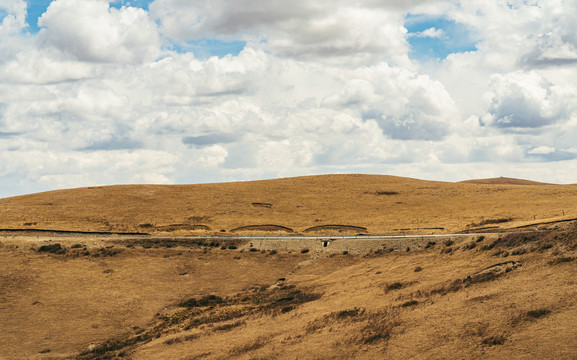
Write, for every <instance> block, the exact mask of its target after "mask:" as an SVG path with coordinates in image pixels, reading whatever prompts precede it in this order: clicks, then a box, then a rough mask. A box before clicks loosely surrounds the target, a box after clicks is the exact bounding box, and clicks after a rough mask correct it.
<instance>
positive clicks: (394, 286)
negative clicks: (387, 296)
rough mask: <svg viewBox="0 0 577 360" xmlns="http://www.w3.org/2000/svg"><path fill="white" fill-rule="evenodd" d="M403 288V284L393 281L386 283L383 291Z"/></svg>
mask: <svg viewBox="0 0 577 360" xmlns="http://www.w3.org/2000/svg"><path fill="white" fill-rule="evenodd" d="M402 288H403V284H401V283H400V282H394V283H392V284H387V286H386V288H385V292H387V293H388V292H389V291H393V290H399V289H402Z"/></svg>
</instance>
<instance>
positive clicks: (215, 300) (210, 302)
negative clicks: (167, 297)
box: [178, 295, 224, 308]
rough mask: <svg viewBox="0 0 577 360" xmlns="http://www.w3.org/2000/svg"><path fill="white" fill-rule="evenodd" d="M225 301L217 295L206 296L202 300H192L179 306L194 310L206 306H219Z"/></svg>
mask: <svg viewBox="0 0 577 360" xmlns="http://www.w3.org/2000/svg"><path fill="white" fill-rule="evenodd" d="M223 302H224V300H223V299H222V298H221V297H220V296H217V295H205V296H203V297H201V298H200V299H196V298H190V299H188V300H185V301H182V302H180V303H179V304H178V305H179V306H182V307H187V308H194V307H205V306H214V305H217V304H222V303H223Z"/></svg>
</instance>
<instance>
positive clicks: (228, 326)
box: [213, 320, 246, 331]
mask: <svg viewBox="0 0 577 360" xmlns="http://www.w3.org/2000/svg"><path fill="white" fill-rule="evenodd" d="M244 324H246V322H244V321H243V320H239V321H235V322H233V323H230V324H224V325H219V326H215V327H214V328H213V330H214V331H229V330H232V329H234V328H236V327H239V326H242V325H244Z"/></svg>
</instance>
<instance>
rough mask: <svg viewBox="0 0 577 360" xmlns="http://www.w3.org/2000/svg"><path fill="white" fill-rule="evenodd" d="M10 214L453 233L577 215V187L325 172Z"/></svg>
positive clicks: (126, 188)
mask: <svg viewBox="0 0 577 360" xmlns="http://www.w3.org/2000/svg"><path fill="white" fill-rule="evenodd" d="M528 184H530V185H528ZM0 211H1V215H0V228H3V229H47V230H71V231H101V232H140V233H153V234H162V233H164V234H167V233H174V234H207V233H227V234H228V233H271V232H272V233H279V234H299V233H311V234H315V233H335V234H339V233H351V234H355V233H368V234H398V233H405V234H411V233H452V232H462V231H470V230H471V229H475V228H493V229H511V228H516V227H521V226H528V225H532V224H539V223H544V222H553V221H560V220H566V219H572V218H577V185H544V184H538V183H533V182H527V181H524V180H513V179H504V178H499V179H497V180H477V181H474V182H473V183H470V182H465V183H448V182H435V181H423V180H416V179H409V178H402V177H395V176H382V175H324V176H309V177H297V178H286V179H277V180H266V181H253V182H235V183H220V184H199V185H122V186H105V187H89V188H79V189H70V190H59V191H51V192H45V193H38V194H32V195H26V196H19V197H13V198H6V199H0ZM335 225H338V226H335Z"/></svg>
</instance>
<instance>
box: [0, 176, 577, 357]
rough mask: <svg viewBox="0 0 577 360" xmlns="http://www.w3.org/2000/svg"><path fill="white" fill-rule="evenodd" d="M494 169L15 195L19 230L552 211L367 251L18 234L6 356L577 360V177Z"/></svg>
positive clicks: (422, 228) (464, 224)
mask: <svg viewBox="0 0 577 360" xmlns="http://www.w3.org/2000/svg"><path fill="white" fill-rule="evenodd" d="M490 182H496V183H492V184H476V183H442V182H428V181H420V180H413V179H405V178H398V177H390V176H360V175H335V176H314V177H304V178H293V179H281V180H272V181H261V182H246V183H232V184H207V185H191V186H152V185H146V186H112V187H102V188H100V187H99V188H84V189H74V190H64V191H54V192H48V193H42V194H34V195H28V196H22V197H15V198H8V199H3V200H0V210H1V217H0V228H4V229H56V230H75V231H111V232H115V231H119V232H149V233H191V234H203V233H225V234H229V233H241V234H243V233H259V232H267V233H269V232H272V233H290V234H299V233H307V234H321V233H354V234H356V233H359V232H364V233H369V234H371V233H398V232H403V233H410V232H415V233H427V232H429V233H430V232H445V233H452V232H457V231H467V230H471V229H478V228H487V227H493V228H495V229H494V230H504V229H511V228H516V227H522V226H526V225H531V224H533V225H534V224H541V225H539V228H540V230H539V231H533V232H525V233H507V234H506V233H501V234H492V235H491V236H477V235H474V236H471V237H469V238H461V240H454V239H453V240H449V239H445V240H438V241H435V242H430V244H428V245H427V246H426V248H423V249H420V250H416V248H414V249H412V250H411V251H404V248H403V251H388V250H387V251H385V250H383V249H382V250H378V251H374V252H371V253H370V254H367V255H351V254H349V253H347V252H346V251H343V252H338V253H334V252H333V253H330V252H326V253H323V252H316V251H310V252H309V251H308V249H302V250H297V251H294V250H293V252H292V253H290V252H288V250H286V251H281V250H278V251H277V250H274V251H270V249H269V251H265V249H258V248H248V247H244V248H243V247H242V246H241V244H240V243H239V242H238V241H240V240H234V239H227V240H223V239H208V240H203V239H196V238H195V239H188V240H186V241H176V240H175V241H172V240H170V239H168V238H161V239H155V238H154V237H147V238H137V237H134V239H133V240H130V241H129V240H126V238H116V239H115V238H114V237H110V238H98V237H95V236H92V237H90V236H88V235H86V237H76V238H67V237H54V238H52V239H50V238H40V237H35V236H36V235H38V234H34V233H31V234H33V235H34V236H27V237H26V236H20V235H26V234H24V233H22V234H19V236H14V234H12V235H10V234H11V233H10V232H4V233H1V232H0V359H2V360H12V359H18V360H20V359H135V360H137V359H179V360H192V359H229V358H235V359H297V358H298V359H349V358H358V359H383V358H391V359H479V358H482V359H503V358H511V359H534V358H537V359H542V358H543V359H544V358H554V359H575V358H577V337H576V336H575V324H576V323H577V300H576V299H577V280H576V279H577V222H575V221H569V220H570V219H571V218H577V209H576V204H577V186H573V185H571V186H569V185H567V186H557V185H539V184H538V185H525V184H523V185H509V184H503V183H502V182H503V179H497V180H492V181H490ZM327 225H330V226H327ZM335 225H347V226H349V227H339V226H335ZM242 227H244V228H242ZM319 227H320V228H319ZM533 227H534V226H533ZM239 228H241V229H239ZM435 228H436V230H435ZM287 229H288V230H287ZM399 229H400V230H399ZM523 229H526V228H523ZM221 230H224V232H222V231H221ZM289 230H290V231H292V233H291V232H290V231H289ZM247 241H248V240H247ZM350 241H355V240H350ZM305 250H307V251H305Z"/></svg>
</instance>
